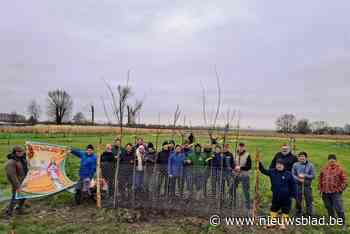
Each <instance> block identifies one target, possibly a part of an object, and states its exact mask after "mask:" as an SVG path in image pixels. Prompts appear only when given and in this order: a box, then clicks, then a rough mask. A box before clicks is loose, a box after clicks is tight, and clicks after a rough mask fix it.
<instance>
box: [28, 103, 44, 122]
mask: <svg viewBox="0 0 350 234" xmlns="http://www.w3.org/2000/svg"><path fill="white" fill-rule="evenodd" d="M27 112H28V114H29V122H30V123H33V124H35V123H37V122H38V120H39V118H40V115H41V107H40V105H39V104H38V103H37V102H36V101H35V100H32V101H31V102H30V103H29V106H28V109H27Z"/></svg>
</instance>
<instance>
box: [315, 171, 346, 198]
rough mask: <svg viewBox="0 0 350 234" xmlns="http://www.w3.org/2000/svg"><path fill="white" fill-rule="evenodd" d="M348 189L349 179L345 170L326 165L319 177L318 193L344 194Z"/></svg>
mask: <svg viewBox="0 0 350 234" xmlns="http://www.w3.org/2000/svg"><path fill="white" fill-rule="evenodd" d="M346 187H347V177H346V173H345V171H344V169H343V168H342V167H341V166H340V165H338V164H336V165H332V166H331V165H328V164H327V165H326V166H325V167H323V168H322V170H321V173H320V176H319V177H318V191H319V192H321V193H338V192H343V191H344V190H345V189H346Z"/></svg>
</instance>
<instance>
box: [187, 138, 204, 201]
mask: <svg viewBox="0 0 350 234" xmlns="http://www.w3.org/2000/svg"><path fill="white" fill-rule="evenodd" d="M185 162H186V163H187V164H189V165H191V169H192V176H193V181H194V184H195V189H196V190H195V199H197V200H199V199H202V198H204V193H203V191H204V181H205V172H206V164H207V162H206V157H205V156H204V154H203V153H202V146H201V145H200V144H196V145H195V147H194V151H193V152H191V153H190V154H189V155H188V157H187V158H186V160H185ZM192 189H193V188H192ZM191 192H192V191H191Z"/></svg>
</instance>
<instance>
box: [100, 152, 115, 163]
mask: <svg viewBox="0 0 350 234" xmlns="http://www.w3.org/2000/svg"><path fill="white" fill-rule="evenodd" d="M115 161H116V159H115V154H114V153H113V152H107V151H105V152H103V153H102V154H101V162H110V163H114V162H115Z"/></svg>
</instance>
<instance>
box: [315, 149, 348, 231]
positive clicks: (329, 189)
mask: <svg viewBox="0 0 350 234" xmlns="http://www.w3.org/2000/svg"><path fill="white" fill-rule="evenodd" d="M346 187H347V176H346V172H345V170H344V169H343V168H342V167H341V166H340V165H339V164H338V163H337V157H336V156H335V155H334V154H330V155H329V156H328V162H327V164H326V165H325V166H324V167H323V168H322V169H321V173H320V175H319V177H318V191H319V192H320V193H321V195H322V200H323V203H324V205H325V207H326V209H327V212H328V215H329V216H330V217H335V213H337V215H338V218H341V219H342V221H343V228H344V229H345V228H346V226H345V213H344V207H343V202H342V193H343V192H344V190H345V189H346Z"/></svg>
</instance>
